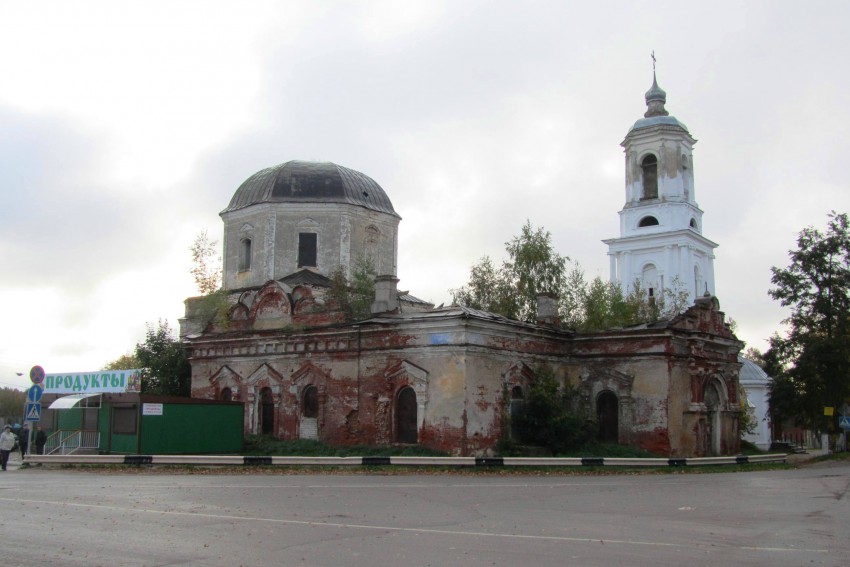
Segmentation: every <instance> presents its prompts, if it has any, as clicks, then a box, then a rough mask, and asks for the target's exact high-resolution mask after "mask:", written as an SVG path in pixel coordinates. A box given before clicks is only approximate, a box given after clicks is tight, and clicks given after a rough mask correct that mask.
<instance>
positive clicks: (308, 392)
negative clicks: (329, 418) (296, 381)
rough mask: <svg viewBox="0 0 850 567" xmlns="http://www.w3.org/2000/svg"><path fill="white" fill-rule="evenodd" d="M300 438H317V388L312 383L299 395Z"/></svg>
mask: <svg viewBox="0 0 850 567" xmlns="http://www.w3.org/2000/svg"><path fill="white" fill-rule="evenodd" d="M299 436H300V437H301V439H318V438H319V389H318V388H316V387H315V386H313V385H310V386H307V387H306V388H305V389H304V394H303V395H302V397H301V427H300V428H299Z"/></svg>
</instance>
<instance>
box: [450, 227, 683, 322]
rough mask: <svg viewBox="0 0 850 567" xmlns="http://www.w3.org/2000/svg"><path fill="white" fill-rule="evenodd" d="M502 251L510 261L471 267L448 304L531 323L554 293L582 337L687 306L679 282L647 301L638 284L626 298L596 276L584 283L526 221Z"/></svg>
mask: <svg viewBox="0 0 850 567" xmlns="http://www.w3.org/2000/svg"><path fill="white" fill-rule="evenodd" d="M505 251H506V253H507V256H508V258H507V260H505V261H504V262H503V263H502V265H501V267H498V268H497V267H496V265H495V264H494V263H493V261H492V260H491V259H490V258H489V257H487V256H484V257H483V258H481V260H479V262H478V263H477V264H475V265H474V266H472V268H471V270H470V273H469V281H468V282H467V283H466V285H464V286H463V287H460V288H457V289H452V290H449V293H451V295H452V300H453V301H454V302H455V303H456V304H458V305H464V306H467V307H472V308H474V309H481V310H483V311H490V312H492V313H498V314H500V315H504V316H505V317H509V318H511V319H519V320H523V321H534V320H535V319H536V317H537V296H538V295H539V294H542V293H553V294H555V295H557V296H558V297H559V312H560V313H559V314H560V317H561V322H562V324H563V325H565V326H567V327H569V328H573V329H578V330H581V331H585V332H593V331H600V330H604V329H611V328H614V327H623V326H627V325H634V324H637V323H647V322H655V321H658V320H660V319H669V318H672V317H674V316H675V315H677V314H679V313H682V312H683V311H685V309H687V307H688V299H689V296H688V292H687V290H686V289H685V287H684V286H683V285H682V284H681V282H680V281H679V280H678V279H674V280H673V282H672V287H669V288H664V289H662V290H660V293H658V294H657V295H656V296H654V297H649V294H648V292H647V290H645V289H644V288H643V286H642V284H641V282H640V281H636V282H634V284H633V285H632V286H631V287H630V289H629V291H628V293H624V291H623V289H622V288H621V287H620V286H619V285H617V284H614V283H610V282H606V281H603V280H602V278H600V277H598V276H597V277H596V278H594V279H593V280H592V281H591V282H589V283H588V282H587V280H586V279H585V277H584V272H583V271H582V269H581V267H580V266H579V265H578V264H575V263H572V264H571V263H570V259H569V258H568V257H567V256H562V255H560V254H558V252H556V251H555V250H554V248H553V247H552V237H551V234H550V233H549V232H548V231H546V230H544V229H543V228H535V227H534V226H532V224H531V222H530V221H526V223H525V225H523V227H522V230H521V232H520V234H519V236H516V237H514V238H513V239H511V240H510V241H508V242H507V243H506V244H505Z"/></svg>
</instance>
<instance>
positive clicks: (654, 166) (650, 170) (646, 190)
mask: <svg viewBox="0 0 850 567" xmlns="http://www.w3.org/2000/svg"><path fill="white" fill-rule="evenodd" d="M640 167H641V169H642V170H643V196H642V197H641V198H642V199H657V198H658V159H657V158H656V157H655V156H654V155H652V154H649V155H648V156H646V157H645V158H643V161H641V162H640Z"/></svg>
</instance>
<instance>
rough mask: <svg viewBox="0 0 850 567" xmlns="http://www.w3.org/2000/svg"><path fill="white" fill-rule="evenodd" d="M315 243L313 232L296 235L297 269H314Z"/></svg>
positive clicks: (315, 238)
mask: <svg viewBox="0 0 850 567" xmlns="http://www.w3.org/2000/svg"><path fill="white" fill-rule="evenodd" d="M316 243H317V237H316V233H315V232H301V233H299V234H298V267H299V268H302V267H304V266H308V267H311V268H314V267H316Z"/></svg>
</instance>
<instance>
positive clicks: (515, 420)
mask: <svg viewBox="0 0 850 567" xmlns="http://www.w3.org/2000/svg"><path fill="white" fill-rule="evenodd" d="M524 403H525V400H524V399H523V395H522V388H521V387H519V386H514V387H513V389H511V439H513V440H514V441H521V439H520V432H519V418H520V417H519V416H520V414H521V413H522V407H523V404H524Z"/></svg>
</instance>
